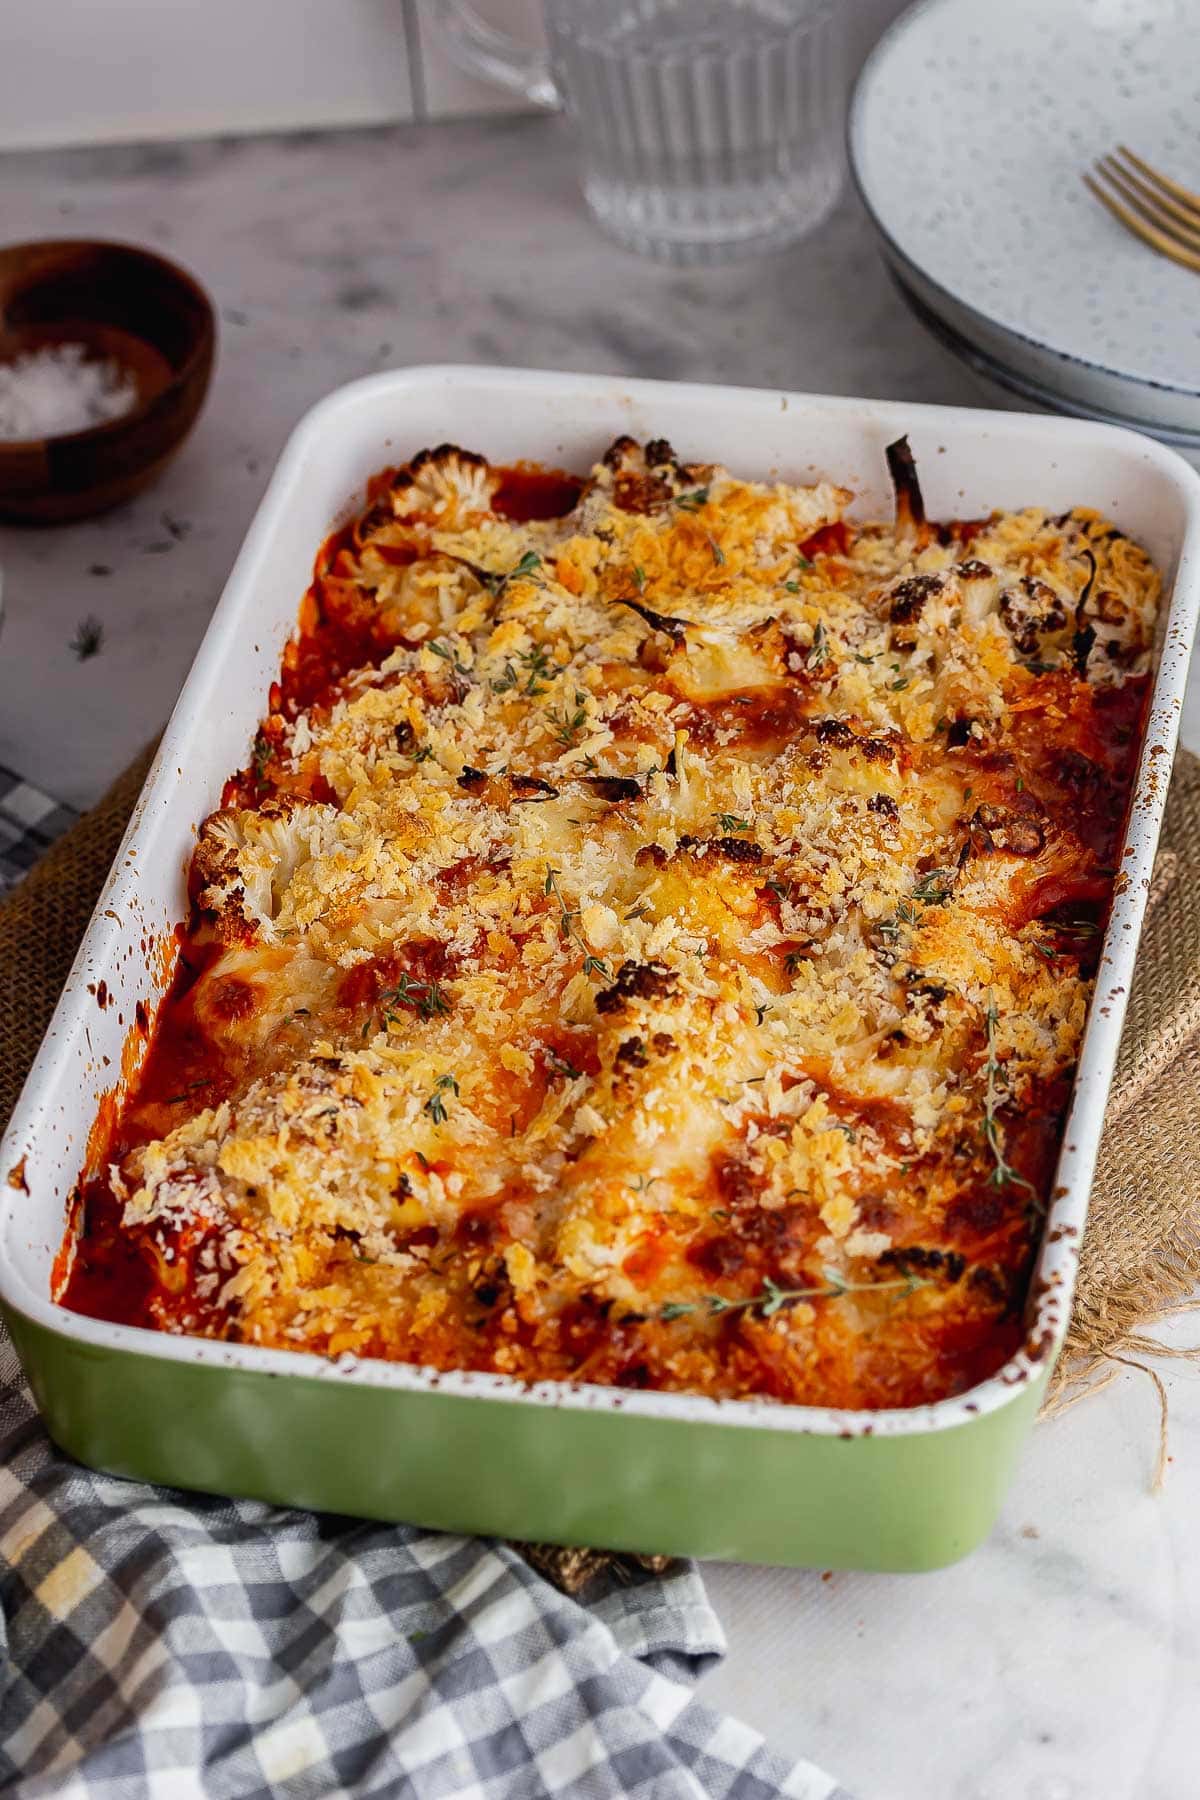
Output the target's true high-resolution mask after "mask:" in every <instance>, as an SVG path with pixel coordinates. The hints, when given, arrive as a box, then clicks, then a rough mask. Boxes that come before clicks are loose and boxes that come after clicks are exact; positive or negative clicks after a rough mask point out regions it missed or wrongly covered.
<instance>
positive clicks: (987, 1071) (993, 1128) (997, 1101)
mask: <svg viewBox="0 0 1200 1800" xmlns="http://www.w3.org/2000/svg"><path fill="white" fill-rule="evenodd" d="M983 1017H984V1033H985V1036H986V1039H987V1057H986V1059H985V1061H984V1065H983V1073H984V1080H985V1083H986V1085H985V1088H984V1096H983V1135H984V1139H985V1141H986V1143H987V1147H988V1149H989V1150H990V1151H991V1154H992V1158H993V1161H994V1163H995V1167H994V1169H993V1170H992V1173H991V1175H990V1177H989V1180H990V1181H991V1183H992V1185H993V1187H1021V1188H1025V1189H1026V1190H1027V1191H1028V1192H1029V1193H1030V1194H1032V1195H1033V1198H1034V1201H1035V1203H1036V1204H1037V1205H1038V1206H1040V1205H1041V1195H1040V1194H1039V1193H1038V1191H1037V1189H1036V1188H1035V1187H1034V1185H1033V1183H1032V1181H1029V1180H1027V1179H1026V1177H1025V1176H1024V1175H1021V1174H1020V1173H1018V1171H1017V1170H1016V1169H1014V1168H1013V1166H1012V1164H1011V1163H1010V1162H1009V1160H1008V1154H1007V1149H1006V1144H1005V1136H1004V1127H1003V1125H1002V1124H1001V1123H1000V1118H999V1114H1000V1111H1001V1108H1002V1107H1003V1105H1004V1100H1005V1098H1006V1097H1007V1095H1006V1094H1005V1095H1002V1093H1001V1089H1002V1088H1003V1089H1007V1087H1008V1075H1007V1072H1006V1070H1005V1067H1004V1064H1003V1063H1002V1062H1001V1061H1000V1059H999V1057H998V1056H997V1054H996V1032H997V1029H998V1027H999V1024H1000V1013H999V1010H998V1009H997V1006H996V997H995V995H994V993H991V992H989V993H988V1003H987V1008H986V1010H985V1012H984V1015H983Z"/></svg>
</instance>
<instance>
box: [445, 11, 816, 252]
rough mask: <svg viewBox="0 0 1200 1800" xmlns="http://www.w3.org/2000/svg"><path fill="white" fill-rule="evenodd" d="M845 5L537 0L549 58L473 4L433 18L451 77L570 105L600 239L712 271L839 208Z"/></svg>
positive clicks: (776, 243) (779, 242) (793, 235)
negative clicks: (473, 77)
mask: <svg viewBox="0 0 1200 1800" xmlns="http://www.w3.org/2000/svg"><path fill="white" fill-rule="evenodd" d="M845 4H846V0H544V8H545V14H546V38H547V50H546V54H545V55H544V56H542V55H539V54H538V53H537V52H534V51H530V50H528V49H526V48H524V47H522V46H521V45H518V44H516V43H515V42H514V41H513V40H512V39H510V38H509V37H507V36H506V35H505V34H504V33H502V32H499V31H497V30H495V29H494V28H493V27H491V26H490V25H488V24H487V23H485V21H484V20H483V19H481V18H480V17H479V15H478V13H477V12H476V10H475V8H474V7H473V6H472V5H471V4H470V3H469V0H442V3H441V5H440V6H437V7H435V9H434V12H435V16H437V17H439V19H440V22H441V29H442V33H443V37H444V40H445V42H446V43H447V46H448V48H449V50H450V53H451V54H452V55H453V56H454V58H455V60H456V61H457V62H458V63H459V64H460V66H462V67H464V68H466V69H468V70H469V71H470V72H471V73H473V74H477V75H483V76H485V77H487V78H490V79H491V80H493V81H498V82H500V83H501V84H502V85H503V86H505V87H507V88H510V89H513V90H514V91H516V92H518V93H520V94H523V95H524V96H525V97H526V98H527V99H529V100H532V101H534V102H536V103H537V104H538V105H540V106H559V105H561V106H563V107H564V108H565V110H566V112H567V115H568V117H569V118H570V119H571V121H572V122H573V124H574V126H575V131H576V135H577V137H578V139H579V146H580V152H581V156H582V162H583V191H584V195H585V197H586V199H587V202H588V205H589V206H590V207H591V209H592V212H593V213H594V214H595V216H596V218H597V219H598V220H599V222H600V223H601V224H602V225H603V226H605V227H606V229H607V230H609V231H610V232H611V233H612V234H613V235H614V236H615V237H618V238H620V240H621V242H622V243H624V244H628V245H630V246H631V247H632V248H633V249H635V250H642V251H645V252H647V253H648V254H650V255H652V256H661V257H666V258H667V259H668V260H670V261H672V262H717V261H721V260H724V259H726V258H729V257H735V256H748V255H752V254H754V253H756V252H759V251H763V250H773V249H778V248H780V247H781V246H783V245H785V244H790V243H793V242H795V240H796V239H797V238H799V237H802V236H803V235H804V233H805V232H807V231H810V230H811V229H812V227H813V226H814V225H816V224H817V223H818V222H819V221H820V220H821V219H823V218H824V217H825V215H826V213H827V212H828V211H829V210H830V208H831V206H832V205H833V203H834V201H835V200H836V198H837V194H838V189H839V187H840V185H841V178H842V148H841V126H842V114H843V106H844V90H845V74H844V59H843V41H844V33H843V29H842V24H843V12H844V7H845Z"/></svg>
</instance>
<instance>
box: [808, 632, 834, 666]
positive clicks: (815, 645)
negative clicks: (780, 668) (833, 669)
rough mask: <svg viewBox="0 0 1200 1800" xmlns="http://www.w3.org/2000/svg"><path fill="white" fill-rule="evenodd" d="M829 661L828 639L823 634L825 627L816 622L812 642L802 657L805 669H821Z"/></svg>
mask: <svg viewBox="0 0 1200 1800" xmlns="http://www.w3.org/2000/svg"><path fill="white" fill-rule="evenodd" d="M828 661H829V639H828V637H827V636H826V635H825V627H824V626H823V625H822V624H820V623H818V624H817V627H816V629H815V630H814V632H813V637H812V644H811V646H810V647H809V652H808V655H807V656H806V657H805V659H804V666H805V668H806V669H822V668H824V666H825V664H826V663H827V662H828Z"/></svg>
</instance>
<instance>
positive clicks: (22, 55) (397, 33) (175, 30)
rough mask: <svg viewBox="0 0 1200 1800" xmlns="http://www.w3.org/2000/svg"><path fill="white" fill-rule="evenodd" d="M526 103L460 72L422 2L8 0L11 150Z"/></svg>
mask: <svg viewBox="0 0 1200 1800" xmlns="http://www.w3.org/2000/svg"><path fill="white" fill-rule="evenodd" d="M433 3H434V4H436V3H437V0H433ZM421 5H422V10H424V11H425V12H426V14H429V13H430V12H431V10H432V8H431V6H427V5H426V4H425V0H421ZM483 11H484V12H485V15H486V16H487V17H488V18H489V20H490V21H491V22H492V23H495V24H497V25H499V26H501V27H502V28H511V29H513V30H514V31H517V32H522V31H523V32H525V33H526V35H529V33H530V32H531V29H535V28H536V21H537V16H538V6H537V0H483ZM522 104H523V103H522V102H521V101H519V100H518V99H517V98H516V97H515V96H510V95H505V94H503V93H501V92H499V91H498V90H497V89H495V88H493V87H491V86H490V85H488V84H486V83H484V82H479V81H473V80H472V79H471V78H470V77H469V76H466V75H462V74H460V73H459V71H458V70H457V69H455V67H454V66H453V64H452V63H451V62H450V60H449V58H448V57H447V56H446V54H445V52H444V51H443V50H442V48H441V46H440V44H439V43H438V41H437V37H436V33H435V32H434V31H433V30H432V29H431V20H430V17H429V16H426V17H424V18H423V19H420V20H419V19H418V5H417V0H204V3H203V5H191V4H186V5H185V4H181V3H180V0H165V3H164V0H36V3H26V0H0V149H23V148H31V147H35V146H47V145H55V144H84V143H120V142H130V141H134V140H137V139H155V138H179V137H198V136H205V135H208V134H212V133H224V132H247V131H251V132H252V131H281V130H288V129H295V128H302V127H314V128H316V127H322V126H331V125H373V124H383V123H389V122H393V121H396V120H403V119H412V118H420V117H425V116H434V117H446V116H449V115H450V114H453V113H467V112H486V111H495V110H511V109H513V108H519V107H520V106H521V105H522Z"/></svg>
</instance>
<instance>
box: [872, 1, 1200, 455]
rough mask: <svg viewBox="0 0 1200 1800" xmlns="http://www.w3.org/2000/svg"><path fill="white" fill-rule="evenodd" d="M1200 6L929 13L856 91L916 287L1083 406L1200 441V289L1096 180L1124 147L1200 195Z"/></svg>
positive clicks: (883, 53)
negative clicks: (1135, 234) (1092, 184)
mask: <svg viewBox="0 0 1200 1800" xmlns="http://www.w3.org/2000/svg"><path fill="white" fill-rule="evenodd" d="M1198 51H1200V5H1198V4H1197V0H923V3H922V4H919V5H917V6H916V7H914V8H913V9H912V10H911V11H909V12H908V13H906V14H905V15H904V16H903V18H901V19H900V20H899V21H898V22H897V23H896V24H895V25H894V26H893V27H892V29H891V30H890V31H889V32H888V33H887V34H886V35H885V36H884V37H883V39H882V40H881V41H880V43H879V44H878V45H877V46H876V48H875V50H874V52H873V53H872V55H871V57H870V58H869V60H868V62H867V64H866V67H865V68H864V70H863V72H862V75H861V76H860V78H859V82H858V86H857V89H856V90H855V95H854V102H853V105H852V108H851V116H850V133H849V135H850V156H851V163H852V166H853V169H854V174H855V179H856V181H857V182H858V186H859V191H860V193H861V195H862V197H863V200H864V202H865V203H866V205H867V208H868V210H869V211H870V213H871V215H872V218H873V219H874V222H875V225H876V227H877V229H878V230H879V233H880V235H881V238H882V239H883V246H884V250H885V252H886V254H887V255H888V257H889V259H890V260H891V261H892V262H893V264H894V265H895V267H896V268H897V271H898V272H899V273H900V274H901V275H902V277H903V279H904V281H905V283H906V285H907V286H908V287H909V288H910V289H911V290H912V291H913V292H914V293H915V294H916V295H917V296H918V297H919V298H920V299H921V300H922V301H923V302H924V303H925V305H926V306H927V307H929V308H930V309H931V310H932V311H933V312H934V313H936V314H937V315H938V317H940V318H941V319H943V320H944V321H945V322H946V323H947V324H948V325H949V326H951V327H952V328H953V329H954V330H955V331H956V332H957V333H959V334H960V335H961V336H962V337H964V338H966V339H967V340H969V341H970V342H972V343H974V344H975V345H977V346H978V347H979V348H980V350H982V351H983V352H984V353H985V354H986V355H987V356H989V357H990V358H991V359H992V360H993V361H995V362H998V363H1000V364H1002V365H1003V366H1004V367H1006V368H1008V369H1010V370H1012V371H1014V372H1015V373H1017V374H1019V375H1023V376H1024V377H1025V378H1026V379H1027V380H1030V381H1032V382H1035V383H1036V384H1037V385H1038V386H1039V387H1041V388H1043V389H1046V390H1049V391H1050V392H1051V393H1053V394H1056V395H1059V396H1061V397H1062V398H1063V400H1064V402H1070V403H1071V404H1072V405H1073V406H1074V407H1076V408H1082V409H1084V410H1087V411H1093V410H1098V409H1099V410H1103V411H1104V412H1105V413H1107V414H1109V415H1110V416H1113V417H1118V418H1121V419H1125V420H1130V421H1138V422H1140V423H1142V424H1143V425H1146V426H1149V427H1150V428H1152V429H1153V428H1158V427H1162V428H1167V429H1170V430H1172V431H1176V432H1179V431H1183V432H1191V431H1198V430H1200V276H1198V275H1195V274H1193V273H1191V272H1190V271H1188V270H1186V269H1182V268H1179V267H1177V266H1176V265H1175V264H1173V263H1171V262H1168V261H1167V260H1166V259H1165V258H1163V257H1161V256H1156V255H1155V254H1154V253H1153V252H1152V251H1150V250H1148V249H1147V248H1146V247H1145V246H1144V245H1142V244H1140V243H1139V242H1138V241H1137V240H1136V239H1134V238H1132V237H1130V236H1129V235H1128V234H1127V233H1126V232H1125V231H1123V230H1122V229H1121V227H1120V226H1119V225H1117V223H1116V222H1115V220H1113V219H1111V218H1110V217H1109V215H1108V214H1107V213H1106V212H1105V211H1104V209H1103V208H1102V207H1101V206H1100V205H1099V203H1098V202H1097V201H1096V200H1095V199H1094V198H1093V197H1092V196H1091V195H1090V194H1089V193H1088V192H1087V190H1086V189H1085V188H1084V187H1083V185H1082V182H1081V181H1080V174H1081V172H1082V171H1083V170H1084V169H1085V168H1086V167H1087V166H1088V165H1089V163H1090V162H1091V161H1092V160H1093V158H1094V157H1096V156H1098V155H1100V154H1102V153H1103V152H1104V151H1105V150H1109V149H1111V148H1113V146H1114V145H1115V144H1116V143H1118V142H1125V143H1127V144H1129V145H1131V146H1132V147H1133V148H1134V149H1135V150H1137V151H1138V153H1139V154H1140V155H1142V156H1144V157H1146V158H1148V159H1149V160H1150V161H1151V162H1153V163H1155V164H1157V165H1158V166H1159V167H1161V168H1163V169H1165V170H1168V171H1170V172H1172V173H1173V174H1175V175H1176V176H1177V178H1178V179H1180V180H1182V181H1184V182H1187V183H1190V184H1191V185H1192V186H1195V187H1200V56H1198V54H1197V53H1198Z"/></svg>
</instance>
